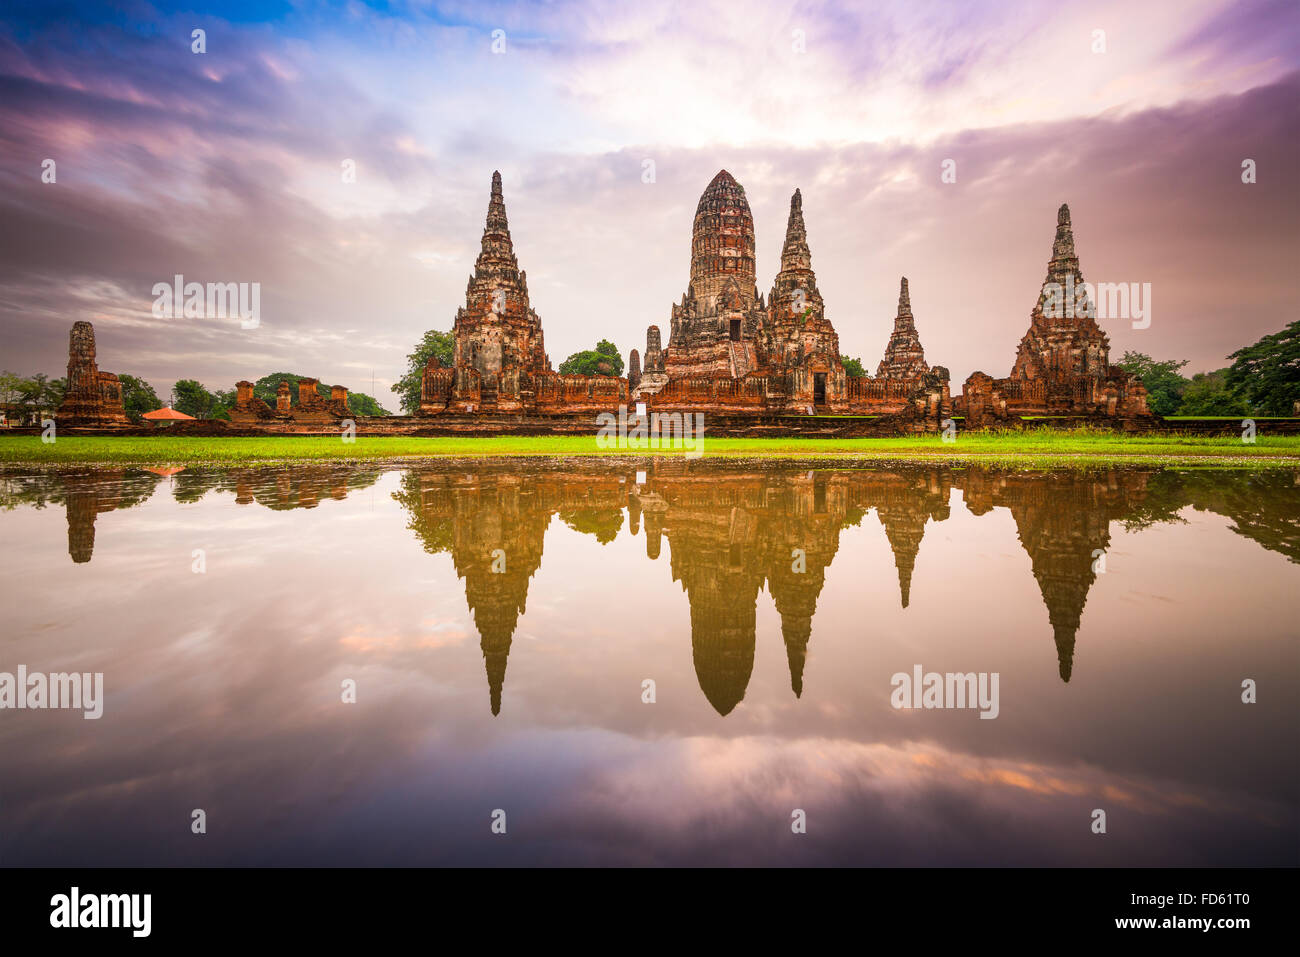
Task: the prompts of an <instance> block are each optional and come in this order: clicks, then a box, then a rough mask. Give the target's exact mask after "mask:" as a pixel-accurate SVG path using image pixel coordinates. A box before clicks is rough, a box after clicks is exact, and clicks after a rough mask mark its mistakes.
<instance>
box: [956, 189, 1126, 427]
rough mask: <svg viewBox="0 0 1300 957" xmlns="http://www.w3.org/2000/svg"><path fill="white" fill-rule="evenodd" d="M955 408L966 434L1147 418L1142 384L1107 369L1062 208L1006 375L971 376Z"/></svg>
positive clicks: (1105, 339)
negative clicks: (1010, 423) (1034, 423)
mask: <svg viewBox="0 0 1300 957" xmlns="http://www.w3.org/2000/svg"><path fill="white" fill-rule="evenodd" d="M955 407H956V411H958V412H960V413H963V414H964V415H965V416H966V427H967V428H978V427H980V426H984V425H991V424H997V423H998V422H1002V421H1007V420H1010V419H1013V418H1017V417H1019V416H1025V415H1069V416H1094V417H1099V418H1106V419H1122V418H1133V417H1149V416H1150V415H1151V412H1150V410H1149V409H1148V408H1147V393H1146V389H1145V388H1143V386H1142V383H1141V382H1140V381H1139V380H1138V379H1137V378H1136V377H1134V376H1132V375H1130V374H1129V373H1127V372H1125V371H1124V370H1123V369H1120V368H1118V367H1117V366H1112V365H1111V364H1110V337H1109V336H1107V335H1106V334H1105V333H1104V332H1102V331H1101V327H1100V326H1098V325H1097V319H1096V309H1095V302H1094V301H1092V299H1091V298H1090V297H1089V296H1088V293H1087V287H1086V286H1085V284H1084V280H1083V273H1082V272H1081V271H1080V269H1079V257H1078V256H1077V255H1076V253H1075V250H1074V232H1073V229H1072V227H1071V225H1070V207H1069V206H1067V205H1065V204H1062V205H1061V208H1060V209H1059V210H1058V211H1057V214H1056V239H1055V240H1054V241H1053V243H1052V258H1051V259H1050V260H1048V263H1047V278H1046V279H1044V280H1043V286H1042V289H1040V290H1039V294H1038V302H1037V303H1036V304H1035V305H1034V309H1033V311H1032V312H1031V313H1030V319H1029V330H1028V331H1027V332H1026V333H1025V334H1024V336H1023V338H1021V340H1020V347H1019V349H1017V351H1016V361H1015V364H1014V365H1013V366H1012V369H1011V375H1010V376H1008V377H1007V378H1005V379H994V378H993V377H992V376H989V375H986V374H985V373H983V372H976V373H973V374H972V375H971V376H970V378H968V379H967V380H966V385H965V387H964V388H963V389H962V395H961V398H960V399H959V400H958V401H957V403H956V404H955Z"/></svg>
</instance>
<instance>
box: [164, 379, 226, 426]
mask: <svg viewBox="0 0 1300 957" xmlns="http://www.w3.org/2000/svg"><path fill="white" fill-rule="evenodd" d="M172 392H173V393H175V395H176V404H175V405H174V406H173V408H174V409H176V411H177V412H184V413H185V414H186V415H192V416H194V418H196V419H207V418H210V417H211V416H212V413H213V411H214V410H215V409H216V407H217V397H216V396H215V395H213V394H212V393H211V392H209V391H208V390H207V389H205V388H204V387H203V383H202V382H199V381H197V380H195V379H181V380H179V381H178V382H177V383H176V384H175V385H174V386H172Z"/></svg>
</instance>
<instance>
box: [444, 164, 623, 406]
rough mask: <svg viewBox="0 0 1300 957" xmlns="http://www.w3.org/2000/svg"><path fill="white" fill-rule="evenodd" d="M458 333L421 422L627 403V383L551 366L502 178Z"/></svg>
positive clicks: (495, 184) (496, 179)
mask: <svg viewBox="0 0 1300 957" xmlns="http://www.w3.org/2000/svg"><path fill="white" fill-rule="evenodd" d="M452 332H453V335H454V336H455V355H454V358H453V361H452V368H450V369H447V368H443V367H442V364H441V363H440V362H439V361H438V359H437V358H436V357H435V358H433V359H430V360H429V363H428V365H427V367H426V368H425V372H424V378H423V383H422V387H421V396H420V412H419V414H420V415H421V416H433V415H439V414H443V413H449V412H450V413H457V412H459V413H474V414H491V413H516V414H521V413H527V414H578V413H593V412H607V411H611V410H615V409H617V408H618V406H619V404H620V403H622V404H624V405H626V404H627V400H628V392H627V380H626V379H622V378H616V377H614V376H603V375H596V376H585V375H557V374H556V373H555V371H554V370H553V369H552V368H551V360H550V358H549V357H548V356H547V354H546V348H545V345H544V344H543V339H542V320H541V318H540V317H539V316H538V315H537V312H536V311H535V310H534V309H533V307H532V303H531V302H530V300H529V297H528V274H527V273H526V272H525V271H523V270H521V269H520V268H519V262H518V260H517V259H516V257H515V249H514V242H513V240H512V239H511V238H510V224H509V222H508V221H507V219H506V204H505V198H504V196H503V194H502V190H501V174H500V173H499V172H494V173H493V174H492V191H491V195H490V197H489V199H488V211H487V223H486V225H485V226H484V227H483V238H482V241H481V248H480V250H479V255H478V260H477V261H476V262H475V264H474V272H473V274H472V275H471V276H470V277H469V282H468V283H467V284H466V287H465V305H464V306H462V307H461V308H460V309H458V310H457V312H456V319H455V322H454V324H453V328H452Z"/></svg>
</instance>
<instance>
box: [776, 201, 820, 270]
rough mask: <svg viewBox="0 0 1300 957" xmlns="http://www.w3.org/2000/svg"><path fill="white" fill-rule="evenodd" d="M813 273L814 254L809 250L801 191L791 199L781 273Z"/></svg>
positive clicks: (782, 252)
mask: <svg viewBox="0 0 1300 957" xmlns="http://www.w3.org/2000/svg"><path fill="white" fill-rule="evenodd" d="M805 270H806V271H808V272H812V253H811V252H810V251H809V250H808V230H807V229H806V228H805V227H804V224H803V195H802V194H801V193H800V192H799V190H797V189H796V190H795V191H794V195H793V196H791V197H790V218H789V220H787V221H786V224H785V245H784V246H783V247H782V248H781V271H782V272H784V273H790V272H796V271H805Z"/></svg>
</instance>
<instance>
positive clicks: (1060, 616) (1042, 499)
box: [964, 472, 1150, 681]
mask: <svg viewBox="0 0 1300 957" xmlns="http://www.w3.org/2000/svg"><path fill="white" fill-rule="evenodd" d="M1149 474H1150V473H1146V472H1102V473H1095V472H1062V473H1059V474H1056V475H1053V476H1051V477H1050V481H1045V480H1044V476H1042V475H1032V474H1027V473H986V472H976V473H972V474H971V475H970V477H969V479H968V480H967V483H966V488H965V490H964V492H965V501H966V507H967V509H969V510H970V511H971V512H972V513H974V514H976V515H982V514H984V513H985V512H988V511H989V510H990V509H992V508H1006V509H1009V510H1010V512H1011V515H1012V517H1013V518H1015V520H1016V531H1017V532H1018V533H1019V536H1020V544H1021V545H1023V546H1024V549H1025V551H1026V552H1027V553H1028V554H1029V559H1030V561H1031V562H1032V564H1033V569H1034V578H1035V579H1036V580H1037V582H1038V589H1039V591H1040V592H1041V593H1042V596H1043V603H1044V604H1045V605H1047V620H1048V621H1049V622H1050V623H1051V626H1052V635H1053V639H1054V640H1055V642H1056V658H1057V664H1058V666H1059V669H1060V674H1061V680H1062V681H1069V680H1070V674H1071V672H1072V671H1073V668H1074V642H1075V638H1076V636H1077V635H1078V631H1079V625H1080V623H1081V621H1082V619H1083V607H1084V605H1085V604H1086V603H1087V601H1088V592H1089V590H1090V589H1091V588H1092V585H1093V582H1095V581H1096V580H1097V572H1096V568H1097V567H1098V566H1097V563H1098V561H1099V560H1100V556H1102V555H1103V554H1104V553H1105V551H1106V549H1107V548H1108V547H1109V546H1110V523H1111V522H1112V521H1115V520H1118V519H1122V518H1123V517H1124V516H1125V515H1126V514H1128V513H1129V512H1130V511H1131V510H1132V509H1133V508H1134V506H1135V505H1136V504H1137V502H1139V501H1140V500H1141V499H1142V498H1143V497H1144V496H1145V493H1146V485H1147V479H1148V478H1149Z"/></svg>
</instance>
